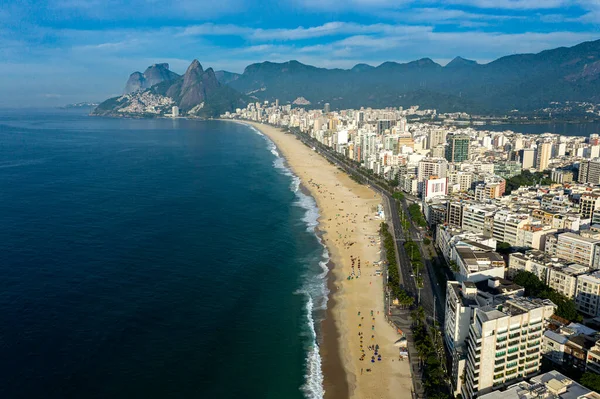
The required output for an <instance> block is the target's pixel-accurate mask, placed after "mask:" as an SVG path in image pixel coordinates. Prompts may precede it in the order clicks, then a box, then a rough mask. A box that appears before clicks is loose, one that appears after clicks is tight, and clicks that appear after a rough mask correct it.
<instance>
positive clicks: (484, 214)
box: [461, 204, 497, 237]
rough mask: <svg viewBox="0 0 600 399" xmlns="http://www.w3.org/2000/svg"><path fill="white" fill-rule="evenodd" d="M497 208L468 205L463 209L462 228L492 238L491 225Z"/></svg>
mask: <svg viewBox="0 0 600 399" xmlns="http://www.w3.org/2000/svg"><path fill="white" fill-rule="evenodd" d="M496 210H497V208H496V207H495V206H487V205H482V204H469V205H466V206H465V207H464V209H463V218H462V226H461V227H462V228H463V229H464V230H467V231H471V232H473V233H479V234H483V235H487V236H490V237H491V236H492V224H493V220H494V214H495V213H496Z"/></svg>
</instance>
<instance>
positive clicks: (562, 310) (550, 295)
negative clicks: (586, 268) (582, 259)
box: [513, 271, 583, 321]
mask: <svg viewBox="0 0 600 399" xmlns="http://www.w3.org/2000/svg"><path fill="white" fill-rule="evenodd" d="M513 281H514V283H515V284H518V285H520V286H522V287H523V288H525V295H527V296H534V297H538V298H542V299H549V300H551V301H552V302H553V303H554V304H555V305H556V315H557V316H560V317H563V318H565V319H567V320H571V321H581V320H583V317H582V316H581V315H580V314H579V312H577V308H576V306H575V302H574V301H573V300H572V299H569V298H567V297H566V296H564V295H562V294H561V293H559V292H557V291H555V290H554V289H552V288H550V287H547V286H546V285H545V284H544V283H543V282H542V281H541V280H540V279H539V278H538V277H537V276H536V275H535V274H533V273H531V272H526V271H520V272H519V273H517V275H516V276H515V278H514V279H513Z"/></svg>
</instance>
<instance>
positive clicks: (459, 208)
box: [446, 201, 465, 227]
mask: <svg viewBox="0 0 600 399" xmlns="http://www.w3.org/2000/svg"><path fill="white" fill-rule="evenodd" d="M464 206H465V204H464V203H463V202H462V201H448V204H447V211H446V223H448V224H449V225H450V226H455V227H462V220H463V208H464Z"/></svg>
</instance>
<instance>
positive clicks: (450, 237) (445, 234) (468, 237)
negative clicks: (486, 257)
mask: <svg viewBox="0 0 600 399" xmlns="http://www.w3.org/2000/svg"><path fill="white" fill-rule="evenodd" d="M469 242H472V243H476V244H480V245H483V246H485V247H486V249H488V250H492V251H493V250H495V249H496V240H495V239H493V238H491V237H486V236H484V235H481V234H475V233H471V232H469V231H465V230H463V229H461V228H458V227H454V226H450V225H442V224H438V226H437V229H436V234H435V243H436V245H437V247H438V248H439V249H440V252H441V253H442V255H443V256H444V259H446V262H450V261H451V260H452V256H453V254H452V249H453V248H454V247H455V246H457V245H458V246H460V245H468V243H469Z"/></svg>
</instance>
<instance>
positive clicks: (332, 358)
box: [225, 120, 412, 399]
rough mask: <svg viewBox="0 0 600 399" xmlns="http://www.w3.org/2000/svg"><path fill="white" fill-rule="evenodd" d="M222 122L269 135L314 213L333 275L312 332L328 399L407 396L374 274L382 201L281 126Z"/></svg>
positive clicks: (405, 372) (407, 381)
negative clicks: (324, 306) (321, 314)
mask: <svg viewBox="0 0 600 399" xmlns="http://www.w3.org/2000/svg"><path fill="white" fill-rule="evenodd" d="M225 121H230V122H235V123H239V124H244V125H246V126H250V127H253V128H255V129H257V130H258V131H260V132H261V133H262V134H264V135H265V136H267V137H268V138H269V139H270V140H271V141H272V142H273V143H274V144H275V146H276V148H277V150H278V152H279V153H280V154H281V156H282V157H283V159H284V162H285V163H286V166H288V167H289V168H290V170H291V171H292V172H293V173H294V174H295V175H296V176H297V177H298V178H299V179H300V189H301V190H303V191H305V190H306V191H305V192H308V193H309V194H310V196H311V197H312V198H313V199H314V200H315V202H316V204H317V207H318V209H319V218H318V220H317V222H318V225H317V226H316V228H315V232H316V233H317V235H318V236H319V237H320V239H321V242H322V244H323V245H324V246H325V247H326V249H327V251H328V253H329V262H328V264H327V268H328V269H329V272H330V273H329V275H328V276H327V287H328V289H329V295H328V306H327V309H326V311H325V318H324V319H323V320H321V321H320V325H319V326H318V327H317V328H318V331H319V332H320V334H319V335H320V336H318V337H317V339H318V343H319V354H320V357H321V365H322V367H321V371H322V373H323V388H324V390H325V398H327V399H337V398H371V397H372V398H388V397H390V398H391V397H398V396H399V395H398V393H399V392H401V393H405V395H404V394H401V395H400V397H401V398H402V397H406V398H410V392H411V389H412V380H411V377H410V367H409V364H408V362H401V361H400V360H399V358H398V348H397V347H394V345H393V344H394V343H395V342H396V340H397V339H398V336H397V332H396V330H395V329H394V328H393V327H391V326H390V324H389V323H388V322H387V320H386V319H385V312H384V306H383V305H384V304H383V284H382V280H381V279H382V277H381V275H380V274H378V273H376V269H377V268H379V266H376V262H378V261H379V260H380V259H381V258H380V257H381V253H380V245H379V243H378V241H379V239H380V238H379V231H378V230H379V224H380V223H381V220H380V219H379V218H377V217H376V210H377V206H378V205H379V204H381V203H382V201H383V200H382V198H381V197H380V196H378V195H377V193H375V192H374V191H372V190H371V189H370V188H369V187H367V186H364V185H360V184H358V183H356V182H355V181H353V180H351V178H350V177H349V176H348V175H347V174H346V173H345V172H343V171H341V170H340V169H339V168H338V167H337V166H335V165H332V164H330V163H329V162H328V161H327V160H326V159H325V158H323V157H322V156H321V155H319V154H317V153H316V152H314V151H313V150H312V149H311V148H309V147H307V146H306V145H305V144H303V143H302V142H301V141H300V140H298V139H297V137H296V136H295V135H293V134H289V133H285V132H284V131H282V129H281V128H277V127H273V126H270V125H266V124H259V123H256V122H250V121H240V120H225ZM361 261H362V270H361ZM355 262H356V263H357V266H358V269H355ZM375 345H377V350H375ZM367 356H368V357H367Z"/></svg>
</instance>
